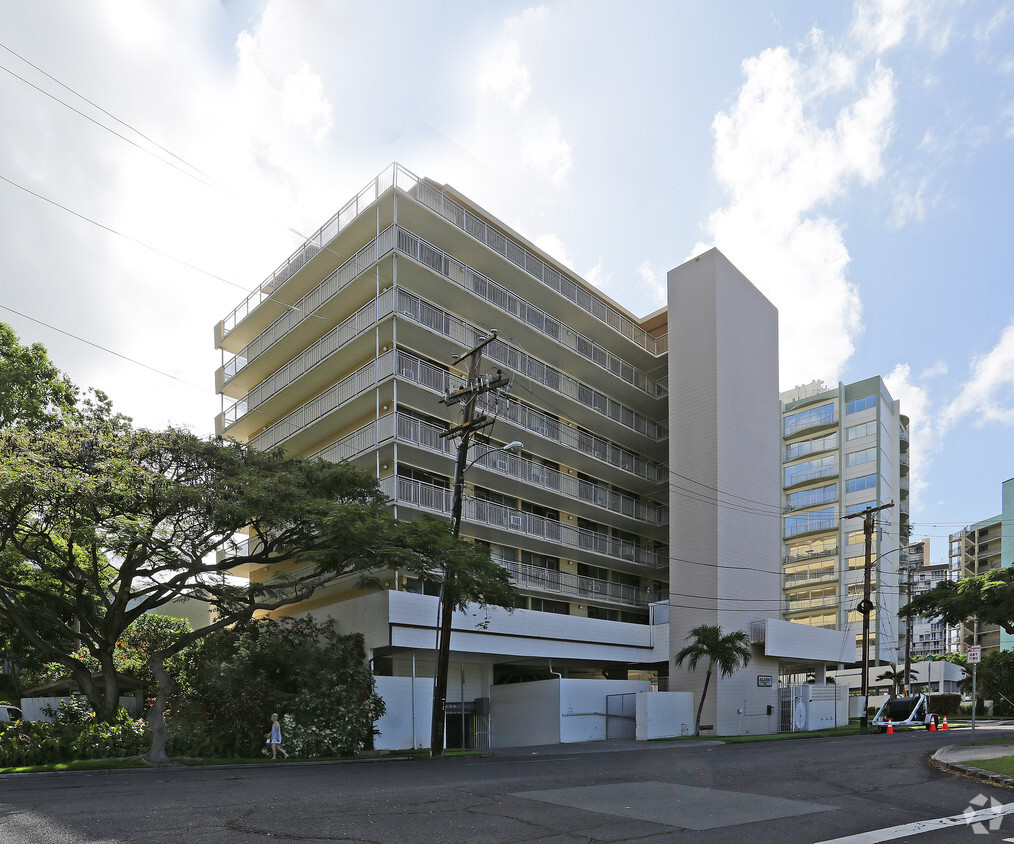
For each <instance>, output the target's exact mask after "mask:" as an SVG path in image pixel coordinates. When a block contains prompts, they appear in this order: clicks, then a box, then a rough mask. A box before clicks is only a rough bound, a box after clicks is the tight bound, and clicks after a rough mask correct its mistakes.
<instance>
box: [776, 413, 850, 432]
mask: <svg viewBox="0 0 1014 844" xmlns="http://www.w3.org/2000/svg"><path fill="white" fill-rule="evenodd" d="M837 424H838V410H837V408H835V410H834V411H833V412H830V413H825V414H816V415H813V416H811V417H808V418H806V419H801V420H799V421H797V422H792V423H788V424H784V425H783V426H782V436H783V437H798V436H800V435H801V434H804V433H808V432H809V433H816V432H817V431H821V430H824V429H826V428H832V427H834V426H836V425H837Z"/></svg>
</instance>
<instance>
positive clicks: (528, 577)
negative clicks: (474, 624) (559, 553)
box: [496, 559, 657, 609]
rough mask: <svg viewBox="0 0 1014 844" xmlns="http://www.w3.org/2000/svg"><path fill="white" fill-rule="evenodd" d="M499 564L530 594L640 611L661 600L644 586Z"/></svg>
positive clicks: (503, 561) (502, 561)
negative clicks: (634, 608)
mask: <svg viewBox="0 0 1014 844" xmlns="http://www.w3.org/2000/svg"><path fill="white" fill-rule="evenodd" d="M496 562H497V563H499V564H500V565H501V566H503V567H504V568H505V569H507V571H508V572H510V576H511V582H512V583H513V584H514V586H515V587H517V588H518V589H521V590H524V591H526V592H538V593H539V594H540V595H551V596H554V597H560V598H574V599H578V600H582V601H588V602H595V603H597V604H598V603H601V604H610V605H617V606H623V607H636V608H638V609H646V608H647V607H648V604H649V603H651V602H652V601H654V600H656V599H657V597H654V596H652V593H651V591H650V590H648V589H645V588H643V587H640V586H628V585H627V584H625V583H614V582H613V581H610V580H601V579H599V578H594V577H583V576H581V575H577V574H571V573H569V572H559V571H555V570H553V569H545V568H540V567H539V566H530V565H526V564H524V563H518V562H515V561H513V560H503V559H496Z"/></svg>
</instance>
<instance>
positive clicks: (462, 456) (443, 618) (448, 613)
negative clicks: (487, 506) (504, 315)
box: [430, 329, 508, 757]
mask: <svg viewBox="0 0 1014 844" xmlns="http://www.w3.org/2000/svg"><path fill="white" fill-rule="evenodd" d="M495 339H496V330H495V329H494V330H493V331H491V332H490V336H489V337H487V338H486V339H485V340H483V341H481V342H480V343H478V344H477V345H476V346H474V347H473V348H472V349H471V350H469V351H467V352H465V354H463V355H461V356H460V357H459V358H457V360H459V361H461V360H464V359H465V358H468V377H467V380H466V381H465V383H464V384H462V385H461V386H460V387H458V389H456V390H452V391H451V392H449V393H447V395H445V396H444V397H443V398H442V399H441V400H440V401H441V403H442V404H447V405H451V404H459V403H460V404H461V424H460V425H457V426H455V427H454V428H451V429H450V430H448V431H445V432H443V433H442V434H441V437H459V438H460V439H459V440H458V456H457V460H456V461H455V464H454V491H453V493H452V497H451V535H452V536H453V537H454V538H455V539H456V538H457V537H458V535H459V534H460V533H461V509H462V502H463V499H464V490H465V469H466V468H467V464H468V446H469V443H470V442H471V437H472V434H473V433H475V432H476V431H478V430H481V429H482V428H486V427H488V426H490V425H492V424H493V420H492V419H491V418H490V417H488V416H485V415H483V414H476V412H475V405H476V399H478V397H479V396H480V395H482V394H483V393H488V392H489V391H490V390H496V389H499V388H500V387H505V386H507V384H508V379H507V378H506V377H504V375H503V373H502V372H500V371H499V370H498V371H497V373H496V375H495V376H492V377H490V376H488V375H487V376H482V375H480V373H479V363H480V361H481V360H482V350H483V349H484V348H486V346H488V345H489V344H490V343H492V342H493V341H494V340H495ZM454 605H455V574H454V572H453V570H451V569H450V568H446V569H445V570H444V576H443V581H442V582H441V584H440V624H439V627H438V629H437V664H436V676H435V677H434V678H433V718H432V721H431V722H430V756H433V757H436V756H440V755H442V754H443V752H444V720H445V714H446V711H447V669H448V664H449V662H450V656H451V621H452V619H453V617H454ZM462 704H464V701H462Z"/></svg>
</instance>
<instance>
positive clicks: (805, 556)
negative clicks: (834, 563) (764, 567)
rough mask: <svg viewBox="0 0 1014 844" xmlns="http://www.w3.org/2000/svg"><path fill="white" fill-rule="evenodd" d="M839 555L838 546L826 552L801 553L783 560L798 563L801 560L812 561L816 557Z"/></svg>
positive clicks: (789, 555)
mask: <svg viewBox="0 0 1014 844" xmlns="http://www.w3.org/2000/svg"><path fill="white" fill-rule="evenodd" d="M837 555H838V546H837V545H836V546H835V547H834V548H828V549H826V550H824V551H801V552H797V553H795V554H787V555H786V556H785V557H784V558H783V562H786V563H796V562H799V561H800V560H810V559H813V558H814V557H830V556H837Z"/></svg>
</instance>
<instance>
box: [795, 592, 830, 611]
mask: <svg viewBox="0 0 1014 844" xmlns="http://www.w3.org/2000/svg"><path fill="white" fill-rule="evenodd" d="M840 604H841V596H839V595H832V596H831V597H828V598H807V599H805V600H801V601H785V602H784V603H783V608H784V610H785V612H798V611H799V610H814V609H822V608H825V607H838V606H839V605H840Z"/></svg>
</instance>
